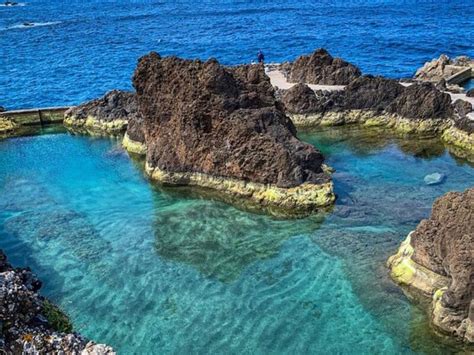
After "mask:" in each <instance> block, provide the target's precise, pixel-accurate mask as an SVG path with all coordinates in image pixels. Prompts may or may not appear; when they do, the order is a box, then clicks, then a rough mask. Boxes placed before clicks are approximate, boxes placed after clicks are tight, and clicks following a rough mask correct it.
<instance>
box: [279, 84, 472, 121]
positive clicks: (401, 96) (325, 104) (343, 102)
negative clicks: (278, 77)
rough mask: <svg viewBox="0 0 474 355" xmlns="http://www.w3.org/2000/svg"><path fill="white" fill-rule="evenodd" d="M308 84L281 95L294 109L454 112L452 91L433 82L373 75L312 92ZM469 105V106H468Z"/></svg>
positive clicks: (420, 115)
mask: <svg viewBox="0 0 474 355" xmlns="http://www.w3.org/2000/svg"><path fill="white" fill-rule="evenodd" d="M309 90H311V89H310V88H309V87H306V88H304V87H302V86H298V87H293V88H292V89H290V90H287V92H286V93H285V94H284V95H283V96H282V101H283V103H284V104H285V106H286V107H287V109H288V111H289V112H291V113H317V112H325V111H328V110H332V111H344V110H371V111H375V112H378V113H382V112H383V111H385V112H387V113H391V114H398V115H400V116H402V117H405V118H412V119H429V118H431V119H445V118H451V117H453V115H454V107H453V105H452V104H451V97H450V96H449V94H447V93H444V92H441V91H439V90H438V89H436V87H435V86H434V85H433V84H430V83H417V84H412V85H410V86H408V87H404V86H403V85H401V84H400V83H398V81H396V80H392V79H386V78H383V77H374V76H371V75H367V76H362V77H360V78H357V79H355V80H353V81H352V82H351V83H350V84H349V85H347V86H346V87H345V88H344V90H342V91H333V92H326V93H322V97H321V96H319V95H316V94H315V95H314V96H313V95H311V93H310V92H309ZM466 107H467V106H466Z"/></svg>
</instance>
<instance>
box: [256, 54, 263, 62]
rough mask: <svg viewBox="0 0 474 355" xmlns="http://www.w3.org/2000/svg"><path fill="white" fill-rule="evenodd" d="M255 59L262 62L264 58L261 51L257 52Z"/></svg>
mask: <svg viewBox="0 0 474 355" xmlns="http://www.w3.org/2000/svg"><path fill="white" fill-rule="evenodd" d="M257 59H258V62H259V63H263V61H264V60H265V56H264V55H263V53H262V52H258V54H257Z"/></svg>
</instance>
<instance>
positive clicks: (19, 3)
mask: <svg viewBox="0 0 474 355" xmlns="http://www.w3.org/2000/svg"><path fill="white" fill-rule="evenodd" d="M15 6H26V2H18V3H16V4H15V5H7V4H5V3H2V4H0V7H15Z"/></svg>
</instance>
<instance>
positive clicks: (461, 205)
mask: <svg viewBox="0 0 474 355" xmlns="http://www.w3.org/2000/svg"><path fill="white" fill-rule="evenodd" d="M473 221H474V188H470V189H468V190H466V191H464V192H449V193H447V194H445V195H444V196H442V197H440V198H439V199H437V200H436V201H435V203H434V204H433V210H432V213H431V216H430V218H428V219H426V220H423V221H421V222H420V224H419V225H418V226H417V227H416V229H415V230H414V231H413V232H411V233H410V234H409V236H408V238H407V240H406V241H405V242H404V243H402V246H401V247H400V250H399V252H398V253H397V254H396V255H394V256H392V257H391V258H390V259H389V262H388V265H389V267H390V268H391V276H392V278H393V279H394V280H395V281H397V282H398V283H400V284H402V285H404V286H406V287H407V291H408V292H410V293H413V292H414V293H415V294H417V293H420V294H421V295H423V296H428V297H430V298H431V299H432V306H431V310H430V313H431V318H432V321H433V324H434V325H435V326H436V327H437V328H438V329H440V330H441V331H444V332H446V333H448V334H450V335H453V336H456V337H459V338H460V339H462V340H464V341H466V342H469V343H473V342H474V300H473V297H474V284H473V283H472V280H473V279H474V258H473V246H474V223H472V222H473Z"/></svg>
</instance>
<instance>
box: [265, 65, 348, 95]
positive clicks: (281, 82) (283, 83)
mask: <svg viewBox="0 0 474 355" xmlns="http://www.w3.org/2000/svg"><path fill="white" fill-rule="evenodd" d="M266 73H267V75H268V77H269V78H270V81H271V83H272V85H273V86H277V87H278V88H280V89H285V90H287V89H289V88H291V87H292V86H294V85H296V83H289V82H288V81H287V80H286V78H285V76H284V75H283V73H282V72H281V71H280V70H270V71H267V72H266ZM307 85H308V86H309V87H310V88H311V89H313V90H327V91H337V90H344V85H314V84H307Z"/></svg>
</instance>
